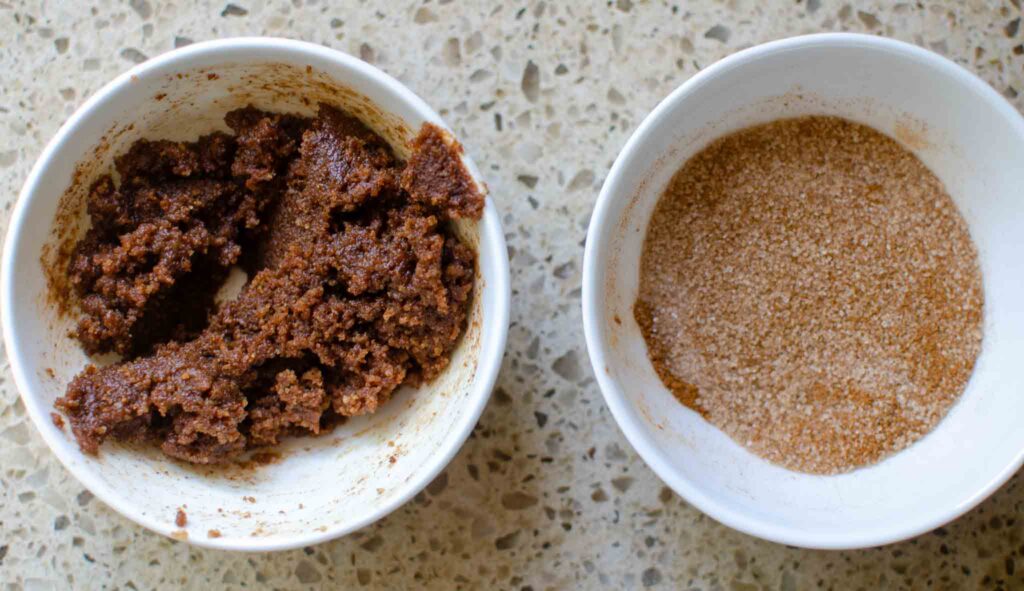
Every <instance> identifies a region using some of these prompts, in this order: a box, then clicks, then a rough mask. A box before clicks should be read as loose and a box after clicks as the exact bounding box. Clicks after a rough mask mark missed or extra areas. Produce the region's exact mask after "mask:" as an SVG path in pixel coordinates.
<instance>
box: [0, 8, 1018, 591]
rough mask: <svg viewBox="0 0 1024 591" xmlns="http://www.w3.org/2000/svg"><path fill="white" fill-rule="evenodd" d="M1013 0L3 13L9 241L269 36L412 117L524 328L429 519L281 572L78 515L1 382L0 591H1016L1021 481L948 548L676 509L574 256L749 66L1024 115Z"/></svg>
mask: <svg viewBox="0 0 1024 591" xmlns="http://www.w3.org/2000/svg"><path fill="white" fill-rule="evenodd" d="M1020 4H1021V3H1020V0H1007V1H1004V2H998V1H994V0H993V1H991V2H986V1H982V0H962V1H956V0H950V1H945V2H935V1H928V2H883V1H877V2H833V1H830V0H770V1H767V2H766V1H764V0H760V1H747V0H727V1H724V2H711V1H690V2H684V1H674V2H661V1H659V2H647V1H643V0H615V1H594V2H589V1H585V2H571V3H570V2H561V1H557V0H548V1H546V2H545V1H543V0H531V1H529V2H526V1H523V2H501V1H497V0H495V1H476V0H474V1H470V0H455V1H452V0H433V1H432V0H425V1H406V0H401V1H399V0H395V1H388V2H370V1H354V0H353V1H347V2H343V1H337V0H335V1H329V0H289V1H283V2H272V1H270V0H234V1H233V2H231V3H228V2H226V1H224V0H217V1H213V0H171V1H160V0H130V1H120V0H102V1H99V2H86V1H74V2H72V1H67V2H60V1H57V0H34V1H31V0H26V1H20V0H0V72H2V74H0V77H2V78H0V79H2V84H0V135H2V137H3V138H4V141H3V143H2V144H0V189H2V193H0V195H2V197H0V198H2V202H3V208H2V213H0V220H2V224H3V225H4V226H6V221H7V218H8V216H9V213H10V210H11V207H12V204H13V201H14V199H15V197H16V195H17V191H18V189H19V188H20V186H21V183H22V182H23V181H24V178H25V176H26V174H27V172H28V169H29V167H30V166H31V165H32V163H33V161H34V160H35V159H36V157H37V156H38V155H39V152H40V150H41V149H42V147H43V145H44V144H45V142H47V141H48V140H49V139H50V137H51V136H52V135H53V134H54V132H55V131H56V130H57V128H58V126H59V125H60V124H61V123H62V122H63V121H64V119H65V118H67V117H68V116H69V115H70V114H71V113H72V112H73V110H74V109H75V108H76V107H77V106H78V105H79V104H80V103H82V101H84V100H85V99H86V98H87V97H88V96H89V95H90V94H92V93H93V92H94V91H95V90H97V89H98V88H99V87H100V86H101V85H102V84H104V83H105V82H106V81H108V80H109V79H111V78H112V77H113V76H115V75H116V74H118V73H119V72H121V71H123V70H124V69H126V68H127V67H129V66H130V65H132V64H133V63H135V62H139V61H142V60H144V59H146V58H147V57H150V56H155V55H157V54H159V53H162V52H165V51H168V50H170V49H173V48H174V47H177V46H181V45H184V44H188V43H191V42H193V41H198V40H203V39H213V38H219V37H229V36H237V35H276V36H287V37H294V38H300V39H306V40H309V41H315V42H317V43H322V44H324V45H327V46H330V47H334V48H337V49H340V50H342V51H346V52H349V53H352V54H355V55H357V56H360V57H362V58H363V59H365V60H367V61H369V62H372V63H374V64H375V65H377V66H379V67H380V68H382V69H384V70H385V71H387V72H389V73H391V74H392V75H394V76H396V77H397V78H399V79H400V80H402V81H403V82H404V83H405V84H407V85H408V86H410V87H411V88H412V89H413V90H414V91H415V92H417V93H418V94H419V95H420V96H423V97H425V98H426V99H427V101H428V102H430V103H431V104H432V105H433V106H434V107H435V108H436V109H438V110H439V111H440V112H441V114H442V116H443V117H445V119H446V120H447V121H448V122H449V124H450V125H451V126H452V127H453V128H454V129H455V130H456V132H457V133H458V135H459V136H460V138H461V139H462V140H463V142H464V143H465V145H466V149H467V150H468V152H469V153H470V154H471V155H472V156H473V158H474V159H475V160H476V162H477V163H478V164H479V165H480V168H481V169H482V170H483V172H484V175H485V177H486V179H487V182H488V184H489V185H490V187H491V190H492V195H491V196H492V198H493V199H494V200H495V201H496V202H497V204H498V206H499V209H500V210H501V211H502V212H503V223H504V225H505V230H506V233H507V236H508V240H509V247H510V251H511V254H512V259H511V263H512V274H513V285H514V296H513V304H514V305H513V312H512V327H511V331H510V333H509V340H508V351H507V354H506V358H505V364H504V367H503V369H502V373H501V377H500V379H499V385H498V388H497V389H496V391H495V393H494V396H493V398H492V400H491V403H490V406H489V407H488V409H487V411H486V412H485V413H484V415H483V418H482V419H481V420H480V424H479V425H478V426H477V428H476V431H475V432H474V435H473V436H472V437H471V438H470V440H469V441H468V442H467V443H466V445H465V447H464V448H463V449H462V451H461V453H459V455H458V456H457V457H456V458H455V460H454V461H453V462H452V463H451V465H449V467H448V469H447V470H446V471H445V472H444V473H443V474H442V475H441V476H440V477H439V478H438V479H437V480H436V481H435V482H434V483H433V484H431V485H430V486H429V487H428V488H427V490H426V491H424V492H423V493H421V494H420V495H419V496H418V497H417V498H416V499H415V500H414V501H412V502H410V503H408V504H407V505H406V506H405V507H403V508H402V509H400V510H398V511H397V512H395V513H394V514H392V515H391V516H389V517H387V518H386V519H384V520H382V521H380V522H378V523H377V524H375V525H373V526H370V527H367V528H366V529H364V530H362V531H359V532H357V533H355V534H353V535H350V536H348V537H346V538H343V539H340V540H336V541H334V542H330V543H326V544H322V545H319V546H315V547H310V548H305V549H302V550H297V551H291V552H283V553H277V554H272V555H245V554H231V553H225V552H218V551H207V550H201V549H197V548H193V547H191V546H188V545H186V544H183V543H177V542H173V541H171V540H169V539H165V538H163V537H160V536H158V535H156V534H152V533H150V532H148V531H146V530H144V529H142V528H141V527H139V526H137V525H135V524H134V523H132V522H130V521H128V520H126V519H124V518H122V517H120V516H119V515H117V514H116V513H114V512H113V511H112V510H111V509H109V508H107V507H105V506H104V505H103V504H102V503H100V502H99V501H96V500H94V499H93V498H92V495H91V494H90V493H88V492H87V491H85V490H83V489H82V487H81V486H80V485H79V484H78V482H77V481H75V480H74V478H72V477H71V476H70V475H69V474H68V473H67V472H66V471H65V470H64V469H63V468H62V467H61V466H60V464H59V463H58V462H57V460H56V459H55V458H54V456H53V455H51V454H50V452H49V451H48V449H47V448H46V447H45V445H44V444H43V442H42V440H41V439H40V438H39V437H38V436H37V434H36V432H35V429H34V428H33V427H32V425H31V424H30V422H29V420H28V418H27V417H26V416H25V411H24V408H23V407H22V405H21V403H20V401H19V400H18V395H17V392H16V389H15V387H14V384H13V383H12V380H11V378H10V375H9V367H8V364H7V362H6V360H4V361H3V368H2V370H3V373H2V374H0V387H2V390H0V584H4V585H6V587H5V588H6V589H51V588H52V589H64V588H69V587H70V586H73V587H74V588H103V589H140V590H141V589H151V588H158V587H177V586H182V587H186V588H197V589H208V588H211V587H214V586H219V585H226V586H231V587H236V586H237V587H247V588H254V587H263V586H266V587H268V588H292V587H304V586H313V585H321V584H325V583H331V584H338V585H343V586H345V587H357V586H364V587H371V588H372V587H376V588H421V587H431V588H445V589H448V588H483V587H496V588H504V589H535V590H538V591H539V590H540V589H548V588H553V589H564V588H604V587H606V588H641V587H655V588H685V589H689V588H693V589H730V590H744V591H745V590H748V589H749V590H754V589H784V590H790V589H818V588H827V589H831V588H835V589H878V588H902V587H908V588H911V587H913V588H934V589H966V588H971V589H973V588H993V589H994V588H1004V589H1008V588H1024V486H1022V485H1021V479H1020V477H1019V476H1018V477H1015V478H1014V479H1013V480H1011V481H1010V483H1008V484H1007V485H1006V486H1004V487H1003V488H1002V489H1001V490H1000V491H999V492H997V493H996V494H995V495H994V496H993V497H992V498H991V499H989V500H988V501H986V502H985V503H984V504H982V505H981V506H980V507H979V508H977V509H975V510H974V511H972V512H971V513H970V514H968V515H967V516H965V517H963V518H962V519H960V520H958V521H956V522H955V523H953V524H951V525H949V526H948V527H945V528H942V529H940V530H937V531H935V532H933V533H930V534H926V535H924V536H921V537H919V538H917V539H915V540H912V541H909V542H905V543H901V544H896V545H892V546H888V547H884V548H880V549H874V550H867V551H858V552H818V551H806V550H798V549H793V548H787V547H784V546H779V545H776V544H772V543H768V542H762V541H759V540H756V539H754V538H751V537H748V536H746V535H743V534H740V533H737V532H734V531H732V530H730V529H728V528H726V527H724V526H721V525H719V524H717V523H715V522H714V521H712V520H711V519H709V518H707V517H705V516H703V515H702V514H701V513H700V512H698V511H697V510H695V509H693V508H692V507H690V506H689V505H687V504H686V503H685V502H683V501H682V500H681V499H680V498H678V497H677V496H675V495H674V494H672V493H671V491H669V490H668V489H667V488H665V487H664V486H663V485H662V483H661V482H660V481H659V480H658V478H657V477H656V476H655V475H654V474H653V472H651V471H650V470H649V469H648V468H647V467H646V466H645V465H644V463H643V462H642V461H641V460H640V459H639V457H638V456H637V455H636V454H635V453H634V452H633V450H632V449H631V448H630V446H629V444H628V443H627V442H626V441H625V439H624V438H623V437H622V435H621V434H620V432H619V430H618V428H617V427H616V425H615V423H614V421H613V419H612V417H611V415H610V414H609V413H608V411H607V409H606V408H605V405H604V402H603V400H602V398H601V394H600V392H599V391H598V388H597V386H596V384H595V382H594V380H593V377H592V375H591V372H590V369H589V365H588V363H587V358H586V351H585V348H584V344H583V335H582V329H581V321H580V265H581V258H582V252H583V249H582V244H583V238H584V235H585V232H586V226H587V222H588V218H589V215H590V211H591V208H592V206H593V203H594V200H595V198H596V195H597V190H598V188H599V187H600V184H601V181H602V179H603V177H604V175H605V172H606V171H607V170H608V168H609V166H610V165H611V162H612V160H613V159H614V157H615V155H616V153H617V152H618V150H619V148H620V147H621V146H622V144H623V143H624V142H625V141H626V138H627V137H628V135H629V133H630V132H631V131H632V130H633V129H634V127H635V126H636V125H637V124H638V123H639V122H640V120H641V119H642V118H643V117H644V115H645V114H646V113H647V112H648V111H649V110H650V109H651V108H652V107H653V106H654V105H655V104H656V103H657V102H658V101H659V100H660V99H661V98H662V97H664V96H665V95H666V94H668V93H669V91H671V90H672V89H673V88H675V87H676V86H677V85H679V84H680V83H681V82H683V81H684V80H686V79H687V78H688V77H690V76H692V75H693V74H694V73H695V72H697V71H698V70H699V69H700V68H702V67H703V66H706V65H708V64H710V63H711V62H713V61H715V60H716V59H718V58H720V57H723V56H725V55H727V54H729V53H731V52H733V51H736V50H738V49H741V48H744V47H748V46H750V45H753V44H756V43H760V42H763V41H767V40H770V39H776V38H780V37H786V36H790V35H795V34H799V33H808V32H814V31H825V30H849V31H867V32H872V33H879V34H884V35H888V36H892V37H896V38H899V39H903V40H906V41H910V42H913V43H917V44H919V45H922V46H924V47H928V48H930V49H932V50H935V51H938V52H939V53H942V54H945V55H947V56H949V57H951V58H952V59H954V60H956V61H957V62H958V63H960V64H963V65H965V66H967V67H968V68H969V69H971V70H973V71H974V72H977V73H978V74H979V75H981V76H982V77H983V78H984V79H985V80H987V81H988V82H989V83H991V84H992V85H993V86H994V87H995V88H996V89H997V90H998V91H1000V92H1002V93H1003V94H1005V95H1006V96H1007V97H1008V98H1009V99H1010V100H1011V101H1012V102H1013V103H1014V104H1015V105H1016V106H1017V107H1018V108H1022V107H1024V95H1021V94H1019V93H1024V31H1022V30H1021V28H1022V27H1021V7H1020Z"/></svg>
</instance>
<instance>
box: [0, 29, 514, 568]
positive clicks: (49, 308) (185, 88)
mask: <svg viewBox="0 0 1024 591" xmlns="http://www.w3.org/2000/svg"><path fill="white" fill-rule="evenodd" d="M296 45H299V44H294V43H289V44H284V43H268V42H266V41H265V40H264V41H261V42H256V43H236V44H226V45H225V44H222V45H220V46H216V45H214V46H213V47H211V46H209V44H208V45H207V47H206V48H202V47H200V48H196V49H195V50H192V51H191V52H190V53H185V54H178V55H176V56H173V57H171V58H169V59H159V60H157V63H155V64H147V65H146V66H145V67H144V68H143V69H141V70H137V71H135V73H134V75H132V76H129V77H126V78H124V79H123V80H120V81H116V82H115V83H113V84H112V86H111V87H110V88H108V89H105V90H104V91H101V93H100V95H99V98H97V99H94V102H93V103H90V104H89V105H87V106H86V107H85V108H84V109H83V111H86V112H87V116H85V117H76V118H74V119H73V120H72V121H71V122H70V123H69V124H68V129H64V130H62V132H61V134H62V135H61V136H58V139H57V140H55V142H54V145H52V146H51V148H52V150H53V151H52V153H51V152H49V150H50V149H48V152H47V154H44V157H43V158H42V159H41V161H44V162H45V163H44V164H41V166H42V168H41V169H40V170H39V171H38V173H39V174H38V175H36V176H35V181H36V182H35V184H34V186H32V187H31V190H30V191H29V193H30V194H26V195H23V199H22V200H23V202H24V203H23V204H22V207H23V208H24V211H23V212H22V215H21V218H20V225H19V226H18V227H16V228H13V229H12V232H17V233H18V235H17V236H16V237H14V238H12V240H11V241H10V242H9V244H10V248H11V250H12V251H13V252H11V253H8V255H7V256H8V262H9V264H10V265H11V269H8V270H7V277H8V279H9V280H10V285H8V287H7V290H8V291H7V293H6V295H8V296H9V300H10V301H9V302H8V303H7V304H6V305H9V306H11V308H10V310H9V311H10V314H9V315H8V318H7V321H8V324H9V326H8V327H7V331H8V335H9V336H10V337H11V339H10V340H9V341H8V344H9V346H10V349H11V350H10V351H9V353H10V355H11V356H12V359H13V360H14V365H15V366H16V371H18V372H20V374H21V378H22V379H21V380H19V382H21V383H20V385H21V387H22V392H23V396H24V399H25V403H26V405H27V406H28V408H29V410H30V412H31V414H32V416H33V418H34V419H36V423H37V426H38V427H39V428H40V430H41V431H42V432H43V434H44V436H45V437H46V439H47V441H48V442H49V443H50V445H51V447H53V448H54V450H55V451H56V452H57V454H58V455H59V456H60V457H61V459H62V461H64V462H65V464H66V465H67V466H68V467H69V468H70V469H71V470H72V472H74V473H75V475H76V476H78V477H79V479H80V480H82V481H83V483H84V484H85V485H86V486H88V487H89V488H90V489H92V490H93V492H95V493H96V494H97V495H98V496H100V497H101V498H102V499H103V500H105V501H106V502H107V503H108V504H110V505H111V506H113V507H114V508H115V509H117V510H119V511H121V512H123V513H124V514H126V515H128V516H129V517H131V518H133V519H135V520H136V521H139V522H140V523H142V524H144V525H146V526H148V527H150V528H152V529H155V530H157V531H160V532H161V533H164V534H168V535H172V537H178V538H182V537H185V536H189V537H190V539H191V540H192V541H193V542H196V543H199V544H204V545H210V546H220V547H230V548H241V549H266V548H280V547H288V546H297V545H302V544H308V543H312V542H315V541H317V540H320V539H325V538H328V537H332V536H336V535H339V534H341V533H345V532H348V531H351V530H352V529H355V528H357V527H359V526H361V525H365V524H366V523H369V522H371V521H373V520H374V519H376V518H378V517H380V516H381V515H383V514H385V513H387V512H388V511H390V510H391V509H393V508H395V507H397V506H398V505H400V504H401V503H402V502H404V501H405V500H407V499H408V498H409V497H411V496H412V495H413V494H415V493H416V492H417V491H418V490H419V489H420V488H422V486H424V485H425V484H427V483H428V482H429V481H430V479H431V478H433V476H434V475H436V473H437V472H438V471H440V469H441V468H443V467H444V465H445V464H446V463H447V461H448V460H449V459H450V458H451V456H452V455H453V454H454V453H455V452H456V451H457V449H458V447H459V445H460V444H461V443H462V441H463V439H464V438H465V436H466V435H467V434H468V432H469V430H470V429H471V428H472V425H473V424H474V423H475V421H476V419H477V417H478V414H479V412H480V410H481V409H482V408H483V405H484V404H485V403H486V400H487V397H488V396H489V394H490V387H491V384H492V383H493V379H494V377H495V373H496V371H497V366H498V363H499V362H500V358H501V353H502V351H501V349H502V348H503V343H504V331H505V328H506V325H505V324H503V323H502V321H501V318H502V316H503V314H507V300H505V299H503V298H505V297H507V296H506V295H505V294H504V293H502V290H503V287H502V286H505V289H507V278H506V276H507V263H505V264H504V265H503V261H507V259H506V254H505V251H504V247H503V242H502V236H501V232H500V228H499V227H498V225H497V216H496V214H495V212H494V210H493V207H492V206H490V205H488V209H487V211H486V212H485V219H484V221H483V222H481V223H479V224H478V223H472V222H463V223H461V225H460V226H459V227H458V231H459V233H460V234H461V235H462V236H463V237H464V239H465V240H466V241H467V242H469V243H471V244H472V245H474V246H475V247H476V249H477V251H478V255H479V256H478V260H479V265H478V269H479V273H478V277H477V283H476V285H475V289H474V297H473V303H472V310H471V312H470V317H469V328H468V330H467V333H466V334H465V335H464V337H463V339H462V340H461V342H460V344H459V346H458V348H457V350H456V351H455V353H454V356H453V358H452V362H451V365H450V366H449V368H448V370H446V371H445V372H444V373H443V374H442V375H441V376H440V377H439V378H437V379H436V380H434V381H433V382H432V383H430V384H428V385H425V386H423V387H422V388H419V389H417V390H413V389H409V388H407V389H405V390H403V391H402V392H400V393H398V394H397V395H396V397H395V398H394V399H393V400H392V401H390V402H389V403H388V404H386V405H385V406H384V407H383V408H382V410H381V411H380V412H378V413H376V414H373V415H371V416H367V417H360V418H357V419H354V420H350V421H349V422H347V423H346V424H344V425H342V426H341V427H339V428H338V429H336V430H334V431H333V432H331V433H329V434H327V435H324V436H321V437H301V438H292V439H289V440H287V442H286V443H284V444H283V445H281V446H280V447H278V448H275V449H273V450H272V451H273V452H274V453H275V454H277V455H271V456H267V455H266V454H264V455H262V456H258V457H257V459H258V460H266V459H268V457H269V459H271V460H272V461H271V462H269V463H266V464H265V465H258V466H253V464H254V463H257V464H258V463H259V462H258V461H252V462H248V463H246V462H240V463H239V465H232V466H229V467H227V468H202V467H192V466H188V465H185V464H183V463H179V462H175V461H171V460H170V459H169V458H167V457H165V456H163V455H162V454H160V453H159V452H158V451H156V450H154V449H150V448H144V447H138V448H131V449H129V447H130V446H126V445H119V444H116V443H114V442H108V443H107V444H106V445H104V447H103V449H102V450H101V453H100V455H99V457H90V456H86V455H83V454H82V453H80V452H79V450H78V448H77V445H76V444H75V442H74V440H73V437H72V435H71V434H70V429H66V430H64V431H61V430H58V429H57V428H56V427H54V425H53V424H52V423H51V421H50V420H49V412H50V411H51V410H52V404H53V401H54V399H55V398H57V397H58V396H60V395H61V394H62V393H63V391H64V388H65V386H66V384H67V383H68V381H69V380H70V379H71V378H72V377H73V376H74V375H75V374H76V373H77V372H78V371H79V370H80V369H81V368H82V367H83V366H84V365H85V364H86V363H87V362H88V361H89V360H88V359H87V357H86V356H85V355H84V353H83V352H82V350H81V348H80V347H79V346H78V345H77V343H76V342H75V341H74V340H73V339H71V338H69V337H68V332H69V330H70V329H71V327H72V326H73V324H74V319H73V318H72V317H69V316H68V315H61V314H59V313H58V311H57V309H56V307H55V306H54V305H53V304H52V303H51V301H50V298H48V297H47V284H46V281H45V277H44V273H43V264H46V263H45V262H46V261H52V259H53V258H54V257H55V256H57V255H56V251H55V249H54V245H55V244H56V243H57V241H59V240H61V239H64V240H66V239H68V237H69V236H70V237H73V236H74V235H75V234H76V233H79V232H81V231H83V230H84V227H85V222H86V218H85V215H84V210H83V205H84V194H85V192H86V191H87V189H88V186H89V185H90V183H91V181H92V179H94V178H95V177H96V176H97V175H99V174H102V173H104V172H107V171H109V170H111V167H112V162H113V158H114V156H115V155H117V154H118V153H120V152H121V151H123V150H124V149H125V148H127V146H129V145H130V144H131V143H132V142H134V141H135V140H137V139H139V138H150V139H156V138H169V139H180V140H192V139H195V138H196V137H198V136H199V135H200V134H203V133H209V132H211V131H213V130H216V129H220V130H226V129H227V128H226V127H225V125H224V123H223V116H224V114H225V113H226V112H227V111H230V110H231V109H234V108H238V107H242V106H245V105H247V104H253V105H255V106H257V107H259V108H263V109H268V110H273V111H278V112H294V113H300V114H305V115H312V114H314V113H315V110H316V106H317V103H318V102H319V101H326V102H330V103H331V104H334V105H338V106H340V107H343V108H344V109H346V110H348V111H349V112H350V113H353V114H355V115H357V116H358V117H360V118H361V119H362V120H363V121H364V122H365V123H367V124H368V125H370V126H371V127H372V128H374V130H375V131H377V132H378V133H380V134H381V135H382V136H383V137H384V138H385V139H387V140H388V142H389V143H390V144H391V145H392V146H393V147H394V148H395V150H396V152H397V153H398V154H399V155H401V156H404V155H406V154H408V145H407V144H408V142H409V141H410V140H411V139H412V137H413V136H414V135H415V134H416V132H417V131H418V129H419V126H420V124H421V123H423V122H424V121H427V120H430V121H433V122H434V123H437V124H439V125H442V126H443V124H442V123H441V122H440V120H439V119H438V118H437V115H436V114H434V113H433V111H431V110H430V109H429V108H428V107H426V105H424V104H423V103H422V101H420V100H419V99H417V98H416V97H415V96H414V95H412V94H411V93H410V92H409V91H408V90H406V89H404V87H401V86H400V85H399V84H398V83H397V82H395V81H393V80H391V79H390V78H387V77H386V76H384V75H383V74H381V73H380V72H377V71H376V70H373V69H372V68H370V67H369V66H367V65H365V64H362V63H361V62H358V61H357V60H355V59H354V58H348V57H347V56H343V55H341V54H338V53H337V52H331V51H329V50H326V49H323V48H319V47H315V46H304V47H303V48H301V50H296ZM189 49H192V48H189ZM65 132H66V133H65ZM76 163H79V164H78V166H77V168H76ZM467 165H468V167H469V169H470V171H471V172H472V173H473V174H474V175H475V176H477V172H476V169H475V167H473V166H472V163H471V162H469V161H467ZM477 178H478V176H477ZM32 182H33V181H32V180H30V181H29V185H27V186H31V185H32ZM62 195H63V198H62ZM58 206H59V207H60V208H62V209H63V210H66V211H67V212H70V213H62V214H61V215H60V216H58V219H59V220H60V225H59V227H53V228H52V229H51V225H52V224H54V219H55V214H56V212H57V210H58ZM41 259H44V263H43V264H41V262H40V261H41ZM485 318H486V319H488V322H484V321H483V320H484V319H485ZM478 365H480V366H481V367H479V368H478ZM478 369H479V370H480V374H481V375H482V376H483V377H481V376H480V375H478ZM179 507H184V510H185V512H186V514H187V516H188V525H187V526H186V528H184V531H183V530H182V529H180V528H177V527H176V526H175V525H174V519H175V514H176V511H177V509H178V508H179ZM209 530H216V531H217V532H219V534H220V537H210V536H209V535H208V531H209Z"/></svg>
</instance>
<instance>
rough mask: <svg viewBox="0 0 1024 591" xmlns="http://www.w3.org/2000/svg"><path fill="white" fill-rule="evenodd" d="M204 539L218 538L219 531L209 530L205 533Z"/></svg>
mask: <svg viewBox="0 0 1024 591" xmlns="http://www.w3.org/2000/svg"><path fill="white" fill-rule="evenodd" d="M206 537H208V538H219V537H220V530H219V529H211V530H210V531H208V532H206Z"/></svg>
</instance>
